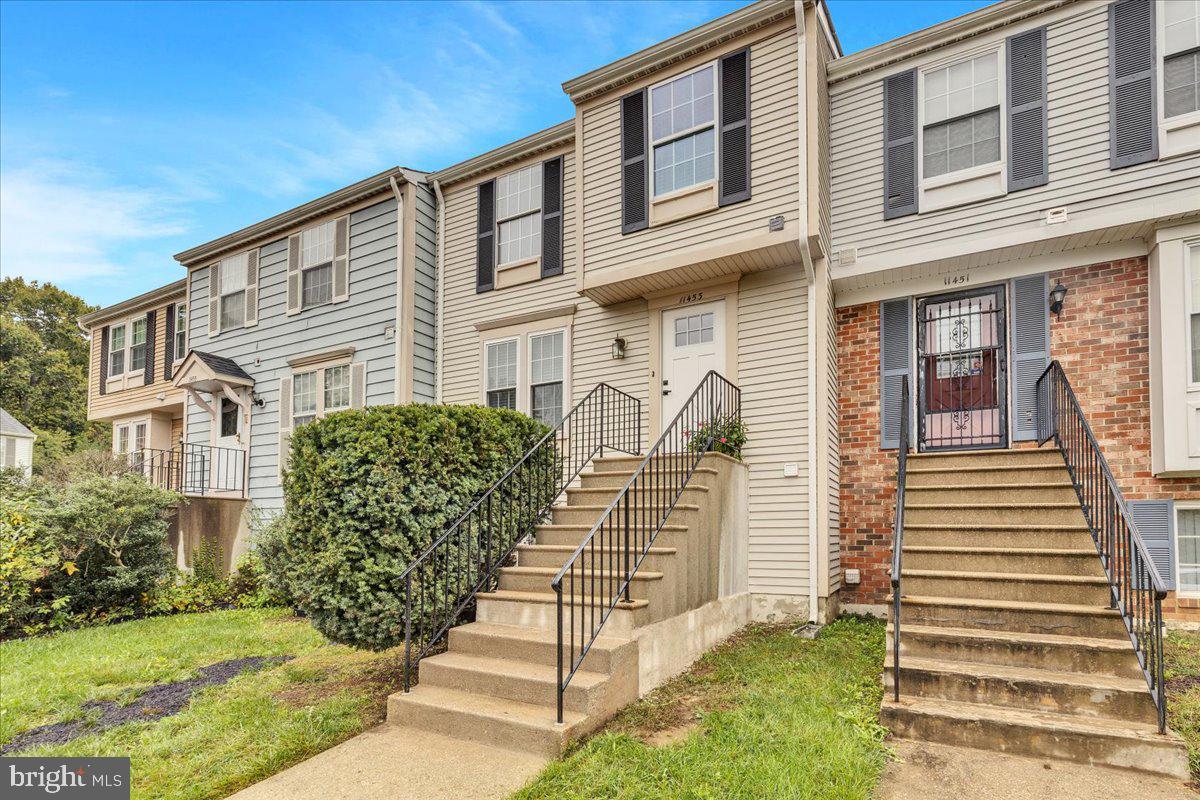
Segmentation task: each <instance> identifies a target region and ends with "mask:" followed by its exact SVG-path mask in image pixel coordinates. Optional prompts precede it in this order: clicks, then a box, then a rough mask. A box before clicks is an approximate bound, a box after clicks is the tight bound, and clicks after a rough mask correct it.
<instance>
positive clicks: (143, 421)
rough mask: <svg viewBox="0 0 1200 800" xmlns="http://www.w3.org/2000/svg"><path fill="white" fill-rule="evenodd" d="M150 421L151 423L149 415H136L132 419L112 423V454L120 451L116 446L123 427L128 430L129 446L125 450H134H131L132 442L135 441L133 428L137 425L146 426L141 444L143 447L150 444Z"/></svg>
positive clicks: (117, 453)
mask: <svg viewBox="0 0 1200 800" xmlns="http://www.w3.org/2000/svg"><path fill="white" fill-rule="evenodd" d="M150 423H151V419H150V417H136V418H133V419H126V420H122V421H121V422H118V423H116V424H114V425H113V426H112V452H113V454H114V455H119V454H120V452H121V451H120V450H118V449H117V447H118V444H119V442H120V441H121V431H122V430H123V429H124V430H127V431H129V447H130V449H129V450H128V451H127V452H130V453H132V452H134V450H133V446H134V442H135V441H137V440H136V437H135V436H134V429H135V427H136V426H138V425H145V426H146V441H145V443H144V444H143V445H142V446H143V447H144V448H147V447H150V446H151V445H150V435H151V425H150Z"/></svg>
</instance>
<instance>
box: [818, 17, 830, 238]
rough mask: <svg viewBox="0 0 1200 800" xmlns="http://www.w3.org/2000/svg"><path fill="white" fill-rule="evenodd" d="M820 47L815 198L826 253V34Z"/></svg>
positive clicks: (828, 54) (827, 64)
mask: <svg viewBox="0 0 1200 800" xmlns="http://www.w3.org/2000/svg"><path fill="white" fill-rule="evenodd" d="M817 42H818V44H819V47H820V50H819V55H818V57H817V81H816V84H817V85H816V87H815V91H816V93H817V152H818V153H819V154H820V155H819V158H818V165H817V170H818V173H819V175H820V185H819V188H818V191H817V197H816V201H817V203H818V209H817V220H818V223H819V229H818V230H819V233H820V236H821V247H822V249H823V250H824V251H825V253H826V254H828V253H829V247H830V243H831V242H832V239H833V220H832V216H831V212H830V198H829V183H830V178H831V176H830V173H829V81H828V66H829V62H830V61H831V60H832V59H833V48H832V47H831V46H830V44H829V40H828V39H827V38H825V37H824V36H819V37H817Z"/></svg>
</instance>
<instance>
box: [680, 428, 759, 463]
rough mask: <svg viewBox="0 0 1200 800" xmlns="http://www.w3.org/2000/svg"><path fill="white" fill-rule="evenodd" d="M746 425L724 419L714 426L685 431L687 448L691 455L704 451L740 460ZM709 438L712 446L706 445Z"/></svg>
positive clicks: (744, 441) (744, 442) (744, 443)
mask: <svg viewBox="0 0 1200 800" xmlns="http://www.w3.org/2000/svg"><path fill="white" fill-rule="evenodd" d="M747 433H748V431H747V429H746V423H745V422H743V421H742V420H740V419H726V420H724V421H722V422H717V423H715V424H713V423H710V424H706V425H702V426H701V427H699V428H697V429H696V430H694V431H685V435H686V436H687V437H688V447H689V449H690V450H691V451H692V452H693V453H699V452H702V451H705V450H709V451H712V452H714V453H724V454H725V455H727V456H732V457H733V458H736V459H737V460H739V461H741V459H742V448H743V447H745V446H746V436H747ZM709 438H711V439H712V444H711V445H709V444H708V440H709Z"/></svg>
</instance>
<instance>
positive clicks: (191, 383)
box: [174, 168, 437, 557]
mask: <svg viewBox="0 0 1200 800" xmlns="http://www.w3.org/2000/svg"><path fill="white" fill-rule="evenodd" d="M176 258H177V260H178V261H179V262H180V263H181V264H183V266H184V267H186V268H187V270H188V278H187V298H188V307H189V309H192V310H193V311H192V313H190V314H189V316H188V327H187V331H188V333H187V337H188V349H187V354H186V356H185V357H184V359H183V361H182V362H181V363H180V364H179V365H178V367H177V369H176V372H175V375H174V385H175V386H177V387H179V391H180V392H181V393H182V394H183V395H184V398H185V399H184V401H183V402H184V406H185V412H184V413H185V416H186V434H185V440H186V442H188V443H189V444H195V445H203V446H207V447H212V448H216V449H217V452H220V453H222V454H227V453H233V454H235V458H232V459H230V460H229V463H230V464H236V466H233V467H232V471H231V472H230V473H229V474H230V475H231V476H232V477H233V479H234V480H235V481H237V482H238V483H240V484H241V485H243V486H244V487H245V497H246V498H247V500H248V501H249V504H250V505H251V506H253V507H256V508H260V509H268V510H269V509H278V508H279V507H280V506H281V505H282V500H283V489H282V483H281V474H282V468H283V466H284V462H285V459H286V453H287V448H288V440H289V437H290V434H291V431H292V430H294V429H295V427H296V426H298V425H302V424H304V423H305V422H308V421H310V420H313V419H317V418H320V417H323V416H325V415H326V414H329V413H331V412H333V411H337V410H341V409H347V408H362V407H364V406H372V405H382V404H391V403H406V402H421V401H431V400H432V399H433V393H434V324H435V321H434V315H435V308H434V304H435V293H436V288H437V287H436V277H435V273H434V218H433V195H432V192H431V191H430V189H429V187H428V186H427V185H426V184H425V183H424V176H423V175H422V174H421V173H416V172H413V171H411V170H407V169H403V168H394V169H390V170H388V171H386V172H383V173H380V174H379V175H375V176H373V177H371V178H368V179H366V180H363V181H360V182H359V183H356V184H354V185H352V186H348V187H345V188H343V189H339V190H338V191H336V192H333V193H331V194H328V195H326V196H324V197H321V198H318V199H316V200H313V201H312V202H309V203H306V204H304V205H302V206H299V207H297V208H294V209H292V210H290V211H286V212H284V213H282V214H279V215H277V216H274V217H271V218H270V219H267V220H264V221H262V222H258V223H255V224H254V225H251V226H249V227H246V228H243V229H241V230H239V231H236V232H234V233H231V234H228V235H226V236H223V237H221V238H219V239H216V240H213V241H211V242H208V243H206V244H203V245H200V246H198V247H194V248H191V249H189V250H186V251H184V252H182V253H180V254H178V255H177V256H176ZM247 524H248V515H246V514H244V513H243V514H241V515H240V518H239V520H238V523H237V531H236V532H235V533H233V534H231V538H230V539H229V541H230V545H231V546H230V547H228V548H227V551H228V552H229V554H230V556H231V557H236V555H237V554H238V553H239V552H241V551H242V550H243V549H244V548H245V546H246V545H247V543H248V542H247V534H248V530H247Z"/></svg>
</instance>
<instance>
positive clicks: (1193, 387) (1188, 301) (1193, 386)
mask: <svg viewBox="0 0 1200 800" xmlns="http://www.w3.org/2000/svg"><path fill="white" fill-rule="evenodd" d="M1193 251H1195V253H1196V257H1197V258H1200V239H1191V240H1187V241H1184V242H1183V344H1184V348H1183V350H1184V352H1185V353H1187V355H1188V359H1187V361H1188V365H1187V369H1188V372H1189V373H1191V370H1192V359H1191V355H1192V252H1193ZM1187 388H1188V391H1197V390H1200V375H1191V374H1189V375H1188V384H1187Z"/></svg>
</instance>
